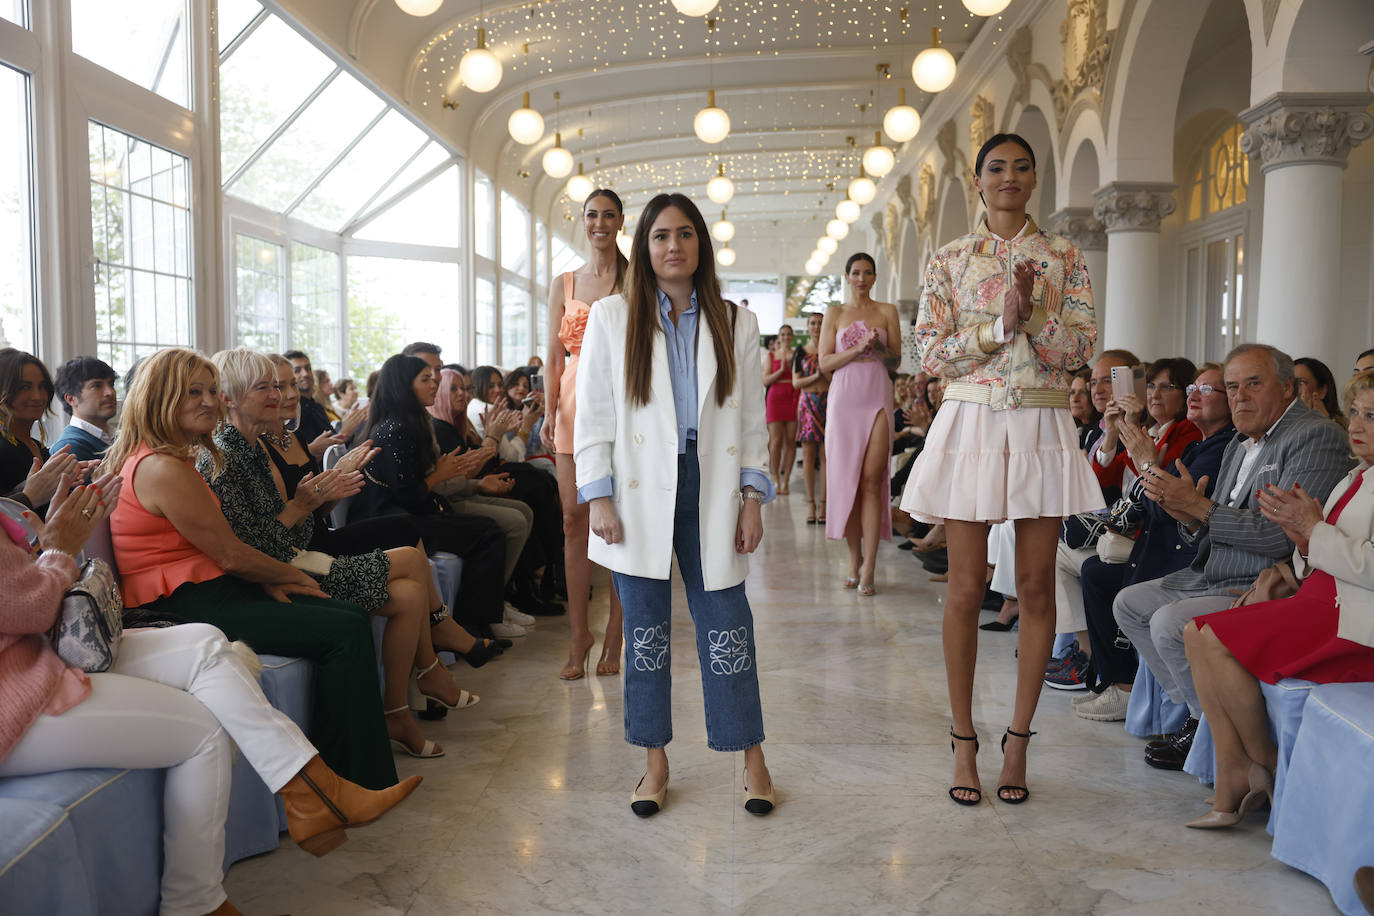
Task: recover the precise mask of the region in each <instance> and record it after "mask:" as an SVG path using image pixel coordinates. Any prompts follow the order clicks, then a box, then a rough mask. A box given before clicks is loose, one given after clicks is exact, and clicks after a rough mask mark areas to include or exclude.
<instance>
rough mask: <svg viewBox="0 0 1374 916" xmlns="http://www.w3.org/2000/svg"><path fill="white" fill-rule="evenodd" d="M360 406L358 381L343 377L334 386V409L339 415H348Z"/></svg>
mask: <svg viewBox="0 0 1374 916" xmlns="http://www.w3.org/2000/svg"><path fill="white" fill-rule="evenodd" d="M357 406H358V383H357V382H355V381H353V379H351V378H341V379H339V381H338V384H336V385H335V386H334V411H335V413H337V414H338V415H339V416H341V417H343V416H347V415H348V414H350V413H352V412H353V411H354V409H355V408H357Z"/></svg>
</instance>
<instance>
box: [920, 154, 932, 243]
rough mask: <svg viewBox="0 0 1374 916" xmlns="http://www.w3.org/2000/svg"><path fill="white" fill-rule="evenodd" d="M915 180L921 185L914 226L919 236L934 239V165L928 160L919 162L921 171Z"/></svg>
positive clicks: (930, 240)
mask: <svg viewBox="0 0 1374 916" xmlns="http://www.w3.org/2000/svg"><path fill="white" fill-rule="evenodd" d="M917 180H918V181H919V182H920V186H921V198H920V200H921V206H920V207H919V208H918V209H917V211H916V228H917V229H919V230H921V237H922V238H924V239H926V240H927V241H929V242H933V241H934V239H935V166H933V165H931V164H930V163H929V162H922V163H921V173H920V175H919V176H918V178H917Z"/></svg>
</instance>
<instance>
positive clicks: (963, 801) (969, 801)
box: [949, 728, 983, 808]
mask: <svg viewBox="0 0 1374 916" xmlns="http://www.w3.org/2000/svg"><path fill="white" fill-rule="evenodd" d="M949 737H950V738H951V740H950V742H949V752H950V753H951V754H952V753H954V740H953V739H957V740H959V741H972V742H973V753H974V754H975V755H976V754H977V753H978V736H977V735H970V736H964V735H956V734H955V733H954V729H952V728H951V729H950V730H949ZM955 792H972V793H973V796H974V797H973V798H960V797H959V796H957V795H955V794H954V793H955ZM949 799H950V801H952V802H954V803H955V804H956V805H965V806H967V807H970V808H971V807H973V806H974V805H976V804H978V803H979V802H981V801H982V800H983V790H982V789H975V788H974V787H973V786H952V787H950V790H949Z"/></svg>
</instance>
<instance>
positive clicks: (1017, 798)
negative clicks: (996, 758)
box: [997, 728, 1035, 805]
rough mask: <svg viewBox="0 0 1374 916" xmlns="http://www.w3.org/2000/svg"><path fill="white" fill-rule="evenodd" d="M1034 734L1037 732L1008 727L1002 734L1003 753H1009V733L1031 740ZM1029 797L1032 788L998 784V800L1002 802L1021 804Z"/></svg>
mask: <svg viewBox="0 0 1374 916" xmlns="http://www.w3.org/2000/svg"><path fill="white" fill-rule="evenodd" d="M1034 734H1035V732H1018V731H1012V730H1011V729H1010V728H1008V729H1007V730H1006V733H1005V734H1003V735H1002V753H1003V755H1005V754H1006V753H1007V736H1008V735H1012V736H1015V737H1017V738H1025V739H1026V740H1027V741H1029V740H1030V736H1031V735H1034ZM1008 792H1020V793H1021V794H1020V795H1008V794H1007V793H1008ZM1028 798H1030V789H1027V788H1026V787H1025V786H998V787H997V800H998V801H1001V802H1005V803H1006V804H1008V805H1019V804H1021V803H1022V802H1024V801H1025V800H1026V799H1028Z"/></svg>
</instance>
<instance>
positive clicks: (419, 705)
mask: <svg viewBox="0 0 1374 916" xmlns="http://www.w3.org/2000/svg"><path fill="white" fill-rule="evenodd" d="M438 664H439V658H438V656H435V658H434V661H433V662H431V663H430V665H429V667H427V668H417V669H416V670H415V671H414V673H412V674H411V676H410V684H409V687H408V689H407V693H408V694H409V697H408V699H409V701H410V708H411V709H413V710H415V711H417V712H419V711H420V710H423V709H424V708H425V707H426V706H427V705H428V701H433V702H435V703H438V704H439V705H440V706H442V707H444V708H445V709H467V708H468V707H469V706H476V705H477V702H478V701H479V700H481V699H482V698H481V697H479V696H478V695H477V694H475V693H470V692H468V691H467V690H465V689H463V688H461V687H460V688H459V689H458V702H457V703H445V702H444V701H443V700H441V699H439V698H438V697H436V696H431V695H430V694H428V693H425V692H424V691H423V690H421V689H420V678H422V677H424V676H425V675H426V674H429V673H430V672H431V671H433V670H434V669H435V667H436V666H437V665H438Z"/></svg>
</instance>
